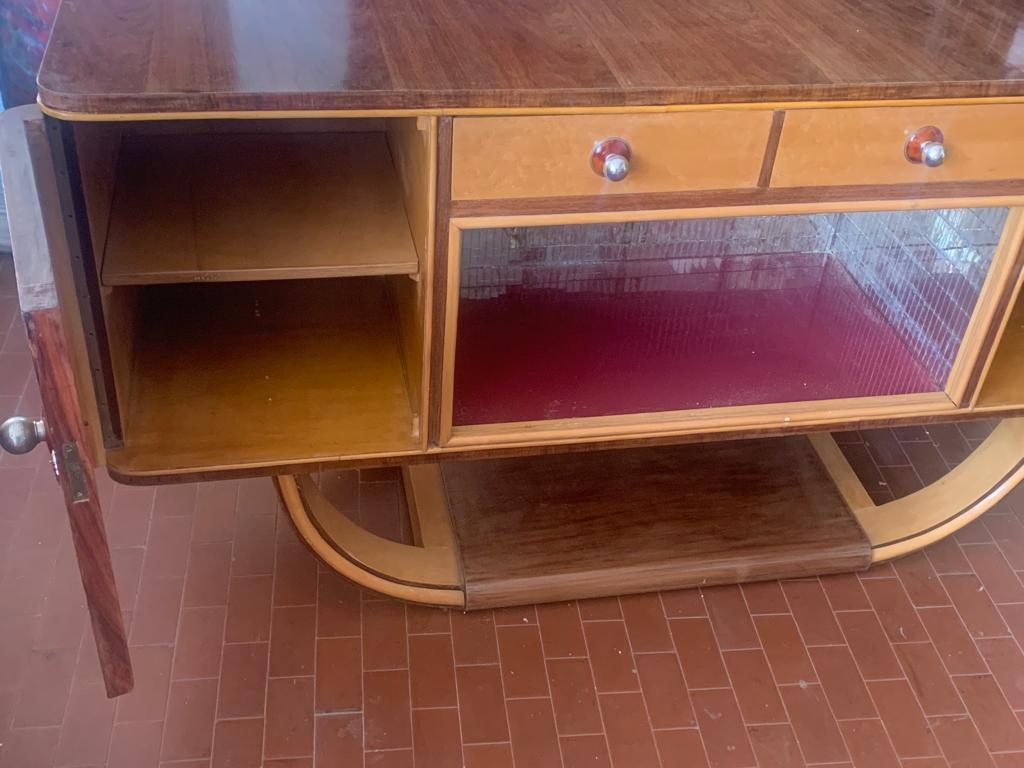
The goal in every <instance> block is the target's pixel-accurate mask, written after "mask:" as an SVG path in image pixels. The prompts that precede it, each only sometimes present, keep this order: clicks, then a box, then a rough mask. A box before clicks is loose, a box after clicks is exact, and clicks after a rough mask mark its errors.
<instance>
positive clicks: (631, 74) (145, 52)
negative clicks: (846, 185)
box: [39, 0, 1024, 114]
mask: <svg viewBox="0 0 1024 768" xmlns="http://www.w3.org/2000/svg"><path fill="white" fill-rule="evenodd" d="M39 91H40V98H41V102H42V104H43V106H44V107H46V108H48V109H50V110H51V111H58V112H59V111H66V112H74V113H104V114H126V113H142V112H161V113H164V112H203V111H215V112H216V111H250V110H251V111H264V110H265V111H285V110H311V109H336V110H361V109H388V110H395V109H407V108H411V109H423V110H459V109H471V108H481V107H482V108H519V107H537V108H559V107H563V108H578V107H601V106H608V105H623V106H633V105H663V104H697V103H722V102H775V101H790V100H818V99H844V100H847V99H877V98H928V97H951V98H952V97H956V98H959V97H982V96H1018V95H1024V3H1021V1H1020V0H971V2H961V0H718V1H717V2H713V3H709V2H706V0H302V2H294V3H286V2H281V0H64V2H63V4H62V6H61V9H60V12H59V14H58V17H57V21H56V25H55V27H54V30H53V34H52V37H51V40H50V45H49V48H48V50H47V53H46V56H45V58H44V61H43V64H42V69H41V72H40V74H39Z"/></svg>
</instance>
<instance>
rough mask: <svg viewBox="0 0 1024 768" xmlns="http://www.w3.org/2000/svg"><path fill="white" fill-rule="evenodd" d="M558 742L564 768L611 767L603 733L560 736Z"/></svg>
mask: <svg viewBox="0 0 1024 768" xmlns="http://www.w3.org/2000/svg"><path fill="white" fill-rule="evenodd" d="M559 743H560V745H561V747H562V765H564V766H565V768H612V764H611V757H610V756H609V755H608V742H607V740H606V739H605V737H604V735H603V734H597V735H591V736H562V737H561V738H560V739H559Z"/></svg>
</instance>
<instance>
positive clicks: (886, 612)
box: [864, 579, 928, 643]
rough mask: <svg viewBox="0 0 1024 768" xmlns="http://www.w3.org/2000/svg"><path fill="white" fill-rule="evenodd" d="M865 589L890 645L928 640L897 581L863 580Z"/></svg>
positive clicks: (900, 584) (915, 612) (908, 599)
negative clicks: (891, 643)
mask: <svg viewBox="0 0 1024 768" xmlns="http://www.w3.org/2000/svg"><path fill="white" fill-rule="evenodd" d="M864 589H865V591H866V592H867V593H868V598H869V599H870V600H871V605H872V606H873V607H874V609H875V613H877V614H878V619H879V621H881V622H882V629H884V630H885V634H886V636H887V637H888V638H889V641H890V642H893V643H908V642H915V641H919V640H927V639H928V633H927V632H925V629H924V625H922V624H921V620H920V619H919V618H918V617H917V611H916V610H914V606H913V605H912V604H911V602H910V598H909V597H907V593H906V590H904V589H903V584H902V583H901V582H900V581H899V579H866V580H865V581H864Z"/></svg>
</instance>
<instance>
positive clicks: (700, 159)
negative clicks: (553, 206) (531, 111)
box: [452, 110, 772, 200]
mask: <svg viewBox="0 0 1024 768" xmlns="http://www.w3.org/2000/svg"><path fill="white" fill-rule="evenodd" d="M771 124H772V113H771V111H769V110H754V111H707V112H676V113H661V114H634V115H553V116H531V117H465V118H457V119H456V120H455V126H454V147H453V150H452V152H453V156H452V198H453V199H455V200H487V199H496V198H517V197H561V196H567V195H608V194H628V193H637V192H678V191H686V190H704V189H733V188H742V187H754V186H756V185H757V180H758V176H759V175H760V172H761V165H762V163H763V161H764V153H765V148H766V146H767V143H768V134H769V132H770V130H771ZM611 137H618V138H622V139H624V140H625V141H626V142H627V143H628V144H629V147H630V149H631V152H632V157H631V159H630V166H629V172H628V174H627V175H626V177H625V178H624V179H622V180H621V181H609V180H608V179H606V178H605V177H604V176H602V175H600V174H599V173H598V172H595V171H594V170H593V168H592V167H591V159H590V156H591V153H592V152H593V150H594V147H595V144H597V143H598V142H601V141H602V140H604V139H607V138H611Z"/></svg>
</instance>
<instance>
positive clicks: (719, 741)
mask: <svg viewBox="0 0 1024 768" xmlns="http://www.w3.org/2000/svg"><path fill="white" fill-rule="evenodd" d="M693 708H694V710H695V711H696V713H697V722H698V724H699V725H700V730H701V735H702V737H703V740H704V749H705V751H706V752H707V757H708V762H709V763H710V764H711V765H712V766H713V767H714V768H741V766H749V765H753V764H754V759H755V758H754V751H753V748H752V747H751V746H750V739H749V738H748V737H747V729H746V727H745V726H744V725H743V718H742V716H741V715H740V710H739V707H738V706H737V704H736V697H735V696H733V693H732V691H729V690H707V691H694V692H693Z"/></svg>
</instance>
